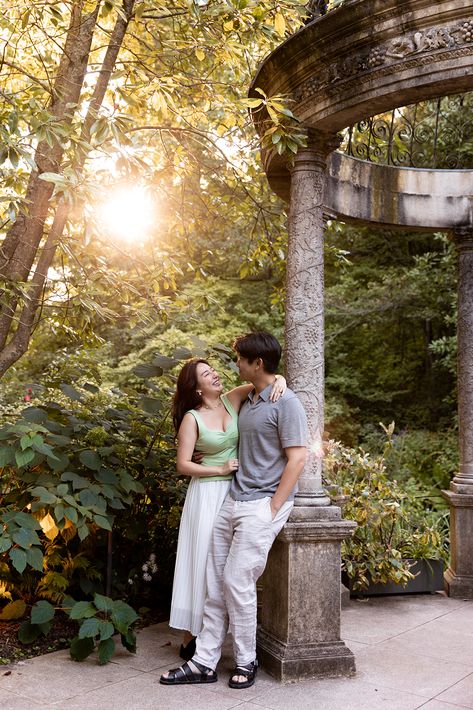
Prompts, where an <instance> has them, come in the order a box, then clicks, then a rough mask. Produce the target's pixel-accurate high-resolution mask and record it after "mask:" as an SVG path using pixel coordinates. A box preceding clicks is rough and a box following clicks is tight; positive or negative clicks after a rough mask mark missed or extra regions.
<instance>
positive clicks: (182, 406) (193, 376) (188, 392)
mask: <svg viewBox="0 0 473 710" xmlns="http://www.w3.org/2000/svg"><path fill="white" fill-rule="evenodd" d="M199 363H202V364H203V365H208V364H209V363H208V362H207V360H199V359H198V358H196V359H195V360H190V361H189V362H186V364H185V365H184V367H183V368H182V370H181V371H180V373H179V376H178V378H177V385H176V393H175V395H174V401H173V404H172V421H173V424H174V429H175V431H176V434H177V432H178V431H179V427H180V426H181V422H182V420H183V419H184V414H185V413H186V412H188V411H189V410H190V409H196V408H197V407H200V406H201V404H202V396H201V395H200V394H197V386H198V385H197V365H199Z"/></svg>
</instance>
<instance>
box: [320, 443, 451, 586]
mask: <svg viewBox="0 0 473 710" xmlns="http://www.w3.org/2000/svg"><path fill="white" fill-rule="evenodd" d="M388 434H389V435H391V434H392V429H390V430H389V431H388ZM391 445H392V444H391V438H389V439H388V443H387V446H386V449H385V453H384V454H379V455H375V456H371V455H370V454H369V453H367V452H366V451H364V450H363V449H361V448H357V449H353V448H349V447H346V446H343V445H342V444H340V443H337V442H333V441H331V442H329V444H328V446H327V454H326V457H325V462H324V466H325V469H324V477H325V483H326V485H327V486H328V488H329V490H330V491H331V493H332V495H333V496H335V498H337V497H338V498H339V500H340V496H342V499H341V500H342V504H343V508H344V515H345V517H346V518H349V519H351V520H354V521H355V522H356V523H357V528H356V530H355V532H354V533H353V536H352V537H351V538H348V539H347V540H345V541H344V542H343V543H342V569H343V570H344V571H345V572H346V573H347V575H348V577H349V578H350V580H351V586H352V588H353V589H354V590H363V589H366V588H367V587H368V585H369V583H370V582H373V583H377V582H380V583H386V582H394V583H398V584H406V583H407V582H408V581H409V579H411V578H412V573H411V571H410V563H409V559H445V558H446V555H447V552H446V551H447V544H448V537H447V529H446V514H445V513H442V512H441V511H435V510H434V509H433V507H432V506H431V502H430V497H429V493H428V492H426V491H425V489H423V488H422V487H421V486H420V485H419V484H418V483H416V481H415V480H414V479H412V478H411V479H409V481H405V482H402V483H398V482H397V481H396V480H394V479H391V478H390V477H389V475H388V473H387V471H386V460H385V456H386V454H387V453H388V451H389V450H390V448H391Z"/></svg>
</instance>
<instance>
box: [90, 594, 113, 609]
mask: <svg viewBox="0 0 473 710" xmlns="http://www.w3.org/2000/svg"><path fill="white" fill-rule="evenodd" d="M94 604H95V606H96V607H97V609H98V610H99V611H104V612H105V613H107V614H109V613H110V612H112V611H113V599H110V597H105V596H103V594H97V593H96V594H94Z"/></svg>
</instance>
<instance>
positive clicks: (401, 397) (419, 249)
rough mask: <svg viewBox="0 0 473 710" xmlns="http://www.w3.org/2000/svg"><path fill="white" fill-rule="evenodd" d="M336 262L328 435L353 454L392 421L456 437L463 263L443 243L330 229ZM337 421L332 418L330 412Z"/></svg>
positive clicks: (331, 283)
mask: <svg viewBox="0 0 473 710" xmlns="http://www.w3.org/2000/svg"><path fill="white" fill-rule="evenodd" d="M327 238H328V243H329V245H331V246H335V247H337V248H338V249H342V250H343V251H344V252H345V255H346V259H348V263H346V262H345V261H340V260H339V259H337V258H336V257H334V256H331V255H330V252H328V254H327V279H326V280H327V289H326V313H327V318H326V323H327V327H326V330H327V335H326V361H327V367H326V387H327V398H328V403H329V406H328V413H329V417H330V418H329V419H328V421H327V429H328V432H329V434H330V436H331V437H332V438H341V439H343V441H344V442H345V443H348V444H351V445H354V444H356V443H357V442H358V441H359V440H360V439H361V440H364V438H365V436H366V435H368V434H369V433H370V432H371V431H372V422H373V421H374V422H376V421H379V420H380V419H382V418H385V417H389V418H390V419H395V421H396V422H398V424H399V426H400V427H401V428H402V429H404V428H409V429H428V430H435V429H444V428H451V427H452V424H453V423H454V421H455V403H454V397H453V393H454V388H455V380H454V377H453V372H452V369H451V366H450V365H451V361H450V353H449V355H448V359H447V358H445V357H443V355H442V354H441V352H440V349H439V347H438V346H437V345H438V343H439V342H444V339H445V338H450V337H451V336H452V335H453V334H454V332H455V308H456V296H455V294H456V258H455V254H454V251H453V248H452V245H451V244H450V242H449V241H448V240H447V239H446V238H445V237H444V236H442V235H419V234H416V235H409V234H402V233H398V232H389V231H387V230H383V231H382V232H381V231H378V230H366V229H363V228H353V227H351V226H348V225H339V224H338V225H337V224H335V223H331V224H330V227H329V229H328V231H327ZM332 409H334V414H335V416H334V417H333V419H332V418H331V417H332V413H331V410H332Z"/></svg>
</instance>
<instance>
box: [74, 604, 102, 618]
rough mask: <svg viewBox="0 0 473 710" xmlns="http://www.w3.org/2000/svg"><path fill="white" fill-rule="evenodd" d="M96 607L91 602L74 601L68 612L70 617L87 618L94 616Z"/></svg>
mask: <svg viewBox="0 0 473 710" xmlns="http://www.w3.org/2000/svg"><path fill="white" fill-rule="evenodd" d="M96 613H97V609H96V608H95V607H94V605H93V604H92V602H76V603H75V604H74V606H73V607H72V608H71V610H70V612H69V618H71V619H88V618H90V617H92V616H95V614H96Z"/></svg>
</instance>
